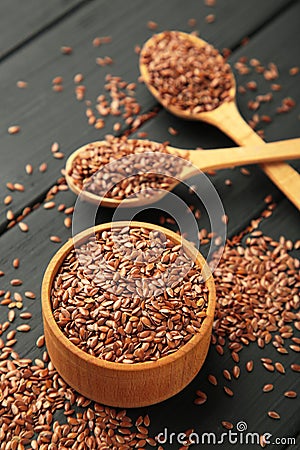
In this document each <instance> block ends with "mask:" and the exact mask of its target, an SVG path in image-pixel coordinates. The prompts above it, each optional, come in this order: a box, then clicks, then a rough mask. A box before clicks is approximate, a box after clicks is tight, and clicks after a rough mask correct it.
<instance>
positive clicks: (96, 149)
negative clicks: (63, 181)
mask: <svg viewBox="0 0 300 450" xmlns="http://www.w3.org/2000/svg"><path fill="white" fill-rule="evenodd" d="M149 152H151V153H149ZM156 155H157V156H156ZM172 158H173V157H172V156H171V155H170V153H168V150H167V146H166V144H157V143H154V142H151V141H146V140H144V141H136V140H128V139H127V138H125V137H122V138H114V137H112V138H109V139H106V141H103V142H102V143H101V142H100V143H91V144H88V145H87V146H85V147H84V149H83V150H82V152H81V153H80V154H79V155H78V156H77V158H75V159H74V161H73V164H72V168H71V169H70V171H69V173H68V175H69V176H71V177H72V179H73V182H74V183H75V184H76V185H77V186H78V187H79V188H80V189H83V188H84V189H85V190H87V191H88V192H91V193H94V194H97V195H99V196H105V197H109V198H116V199H118V200H122V199H124V198H126V197H128V196H135V197H137V196H138V195H143V196H147V197H149V196H151V195H153V194H155V192H156V191H155V190H154V188H156V189H160V188H164V189H165V188H166V187H168V186H169V185H170V184H173V183H174V178H173V177H174V176H176V175H177V174H178V173H180V172H181V170H182V168H183V167H184V165H185V164H186V162H185V161H184V160H183V159H182V160H181V159H180V160H178V158H176V159H175V160H173V159H172ZM102 161H104V163H105V164H104V165H103V162H102ZM172 161H173V162H172ZM107 163H109V167H107V166H108V164H107ZM141 164H142V166H143V172H144V173H142V174H140V175H139V172H140V167H141ZM161 166H166V167H168V169H166V171H165V174H164V175H159V174H160V173H161V170H160V169H159V168H160V167H161ZM123 172H124V173H125V172H126V179H125V180H124V177H123V176H122V175H121V174H122V173H123ZM155 172H156V173H158V175H156V173H155ZM108 175H109V176H108Z"/></svg>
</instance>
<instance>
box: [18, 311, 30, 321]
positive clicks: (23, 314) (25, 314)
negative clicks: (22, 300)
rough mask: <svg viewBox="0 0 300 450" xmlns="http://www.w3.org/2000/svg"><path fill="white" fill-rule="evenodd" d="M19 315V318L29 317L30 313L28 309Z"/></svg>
mask: <svg viewBox="0 0 300 450" xmlns="http://www.w3.org/2000/svg"><path fill="white" fill-rule="evenodd" d="M20 317H21V319H31V318H32V314H31V313H30V312H29V311H25V312H22V313H20Z"/></svg>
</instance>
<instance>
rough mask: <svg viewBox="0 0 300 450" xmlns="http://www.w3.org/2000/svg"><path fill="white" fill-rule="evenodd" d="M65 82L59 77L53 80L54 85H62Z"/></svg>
mask: <svg viewBox="0 0 300 450" xmlns="http://www.w3.org/2000/svg"><path fill="white" fill-rule="evenodd" d="M63 81H64V80H63V77H60V76H57V77H54V78H53V80H52V84H61V83H62V82H63Z"/></svg>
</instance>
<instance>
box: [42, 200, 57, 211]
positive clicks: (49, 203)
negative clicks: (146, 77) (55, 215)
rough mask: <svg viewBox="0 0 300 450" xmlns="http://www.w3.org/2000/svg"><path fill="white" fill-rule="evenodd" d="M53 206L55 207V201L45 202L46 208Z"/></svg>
mask: <svg viewBox="0 0 300 450" xmlns="http://www.w3.org/2000/svg"><path fill="white" fill-rule="evenodd" d="M52 208H55V202H53V201H51V202H46V203H44V209H52Z"/></svg>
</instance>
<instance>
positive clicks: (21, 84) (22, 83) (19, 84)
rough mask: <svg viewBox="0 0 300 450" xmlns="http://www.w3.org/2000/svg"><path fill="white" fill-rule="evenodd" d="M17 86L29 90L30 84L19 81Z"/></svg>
mask: <svg viewBox="0 0 300 450" xmlns="http://www.w3.org/2000/svg"><path fill="white" fill-rule="evenodd" d="M17 86H18V88H20V89H25V88H27V86H28V83H27V82H26V81H21V80H19V81H17Z"/></svg>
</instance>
